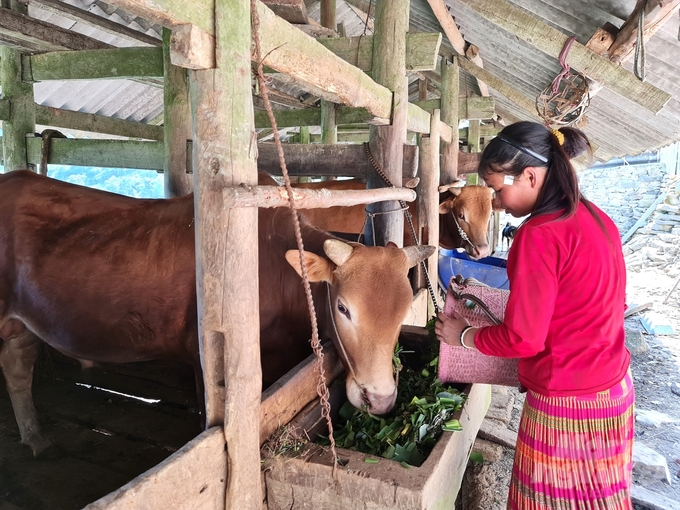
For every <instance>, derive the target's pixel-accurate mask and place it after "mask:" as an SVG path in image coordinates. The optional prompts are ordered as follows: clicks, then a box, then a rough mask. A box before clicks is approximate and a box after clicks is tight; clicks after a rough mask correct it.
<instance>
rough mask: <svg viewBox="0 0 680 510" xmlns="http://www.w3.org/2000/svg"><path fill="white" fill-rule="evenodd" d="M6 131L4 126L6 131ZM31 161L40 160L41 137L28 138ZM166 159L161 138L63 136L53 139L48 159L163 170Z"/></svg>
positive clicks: (61, 161)
mask: <svg viewBox="0 0 680 510" xmlns="http://www.w3.org/2000/svg"><path fill="white" fill-rule="evenodd" d="M6 132H7V131H6V130H5V133H6ZM26 142H27V146H28V163H29V164H32V165H38V164H40V149H41V145H42V144H41V140H40V138H28V139H27V140H26ZM164 159H165V156H164V149H163V143H162V142H141V141H136V140H79V139H75V138H60V139H53V140H52V150H50V159H49V161H48V163H50V164H55V165H75V166H100V167H108V168H133V169H140V170H156V171H159V172H160V171H162V170H163V161H164Z"/></svg>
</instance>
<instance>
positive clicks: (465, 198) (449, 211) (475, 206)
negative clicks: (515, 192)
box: [439, 186, 493, 259]
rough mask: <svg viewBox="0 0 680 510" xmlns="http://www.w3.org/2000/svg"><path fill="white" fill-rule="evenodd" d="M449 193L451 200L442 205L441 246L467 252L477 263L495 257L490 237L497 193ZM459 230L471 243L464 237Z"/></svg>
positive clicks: (470, 189)
mask: <svg viewBox="0 0 680 510" xmlns="http://www.w3.org/2000/svg"><path fill="white" fill-rule="evenodd" d="M446 191H447V192H448V193H450V196H449V197H447V198H445V199H444V200H443V201H441V202H440V204H439V214H440V217H439V222H440V229H439V245H440V246H441V247H442V248H446V249H448V250H453V249H455V248H463V249H464V250H465V252H466V253H467V254H468V255H469V256H470V257H471V258H474V259H478V258H482V257H487V256H488V255H489V254H490V253H491V251H490V249H489V240H488V238H487V233H488V230H489V217H490V216H491V212H492V210H493V207H492V202H493V189H491V188H489V187H487V186H464V187H462V188H453V187H451V188H448V189H447V190H446ZM459 227H460V228H461V229H462V230H463V231H464V232H465V235H466V236H467V238H468V239H469V241H467V240H465V239H464V238H463V237H462V236H461V235H460V233H459Z"/></svg>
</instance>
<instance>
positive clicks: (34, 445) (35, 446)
mask: <svg viewBox="0 0 680 510" xmlns="http://www.w3.org/2000/svg"><path fill="white" fill-rule="evenodd" d="M21 442H22V443H23V444H25V445H27V446H29V447H30V448H31V450H32V451H33V456H34V457H35V458H36V459H44V458H51V457H44V456H43V454H48V453H46V452H48V450H52V449H53V448H54V445H53V444H52V441H50V440H49V439H47V438H46V437H43V436H42V435H38V436H34V437H32V438H31V439H30V440H26V441H21ZM48 455H49V454H48Z"/></svg>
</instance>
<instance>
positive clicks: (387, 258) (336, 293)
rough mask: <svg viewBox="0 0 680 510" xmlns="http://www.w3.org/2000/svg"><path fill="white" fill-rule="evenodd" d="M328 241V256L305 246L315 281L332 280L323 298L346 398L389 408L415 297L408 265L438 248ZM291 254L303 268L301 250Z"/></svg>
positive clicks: (374, 409)
mask: <svg viewBox="0 0 680 510" xmlns="http://www.w3.org/2000/svg"><path fill="white" fill-rule="evenodd" d="M323 247H324V252H325V253H326V255H327V257H328V258H325V257H321V256H319V255H316V254H314V253H310V252H305V260H306V265H307V274H308V276H309V280H310V281H313V282H326V283H328V292H327V293H326V296H327V299H326V300H324V301H323V302H324V303H325V305H326V306H327V307H329V311H330V316H331V317H332V323H331V325H330V327H331V329H333V323H334V326H335V331H336V332H337V335H335V334H334V335H333V337H336V336H337V337H338V338H334V342H335V344H336V348H337V349H338V352H339V353H340V358H341V360H342V363H343V365H344V366H345V371H346V372H347V380H346V383H345V384H346V390H347V398H348V399H349V401H350V402H351V403H352V405H354V406H355V407H357V408H363V409H365V410H366V411H369V412H371V413H373V414H385V413H387V412H389V411H390V410H391V409H392V408H393V407H394V403H395V401H396V398H397V386H396V383H395V380H394V373H393V368H392V353H393V352H394V347H395V345H396V343H397V339H398V335H399V332H400V329H401V323H402V322H403V320H404V317H405V316H406V313H407V312H408V310H409V307H410V306H411V302H412V301H413V292H412V290H411V285H410V283H409V280H408V270H409V268H411V267H413V266H415V265H416V264H418V263H419V262H421V261H422V260H424V259H425V258H427V257H429V256H430V255H432V253H434V250H435V248H434V247H433V246H409V247H407V248H403V249H401V248H398V247H397V246H396V245H395V244H393V243H389V244H388V245H387V246H386V247H367V246H363V245H361V244H356V243H346V242H343V241H340V240H337V239H328V240H326V241H325V242H324V245H323ZM286 260H288V262H289V263H290V264H291V265H292V266H293V267H294V268H295V270H296V271H297V272H298V274H300V271H301V269H300V258H299V254H298V252H297V251H295V250H290V251H288V252H286ZM328 300H330V301H328ZM317 314H319V315H321V312H320V311H319V310H317Z"/></svg>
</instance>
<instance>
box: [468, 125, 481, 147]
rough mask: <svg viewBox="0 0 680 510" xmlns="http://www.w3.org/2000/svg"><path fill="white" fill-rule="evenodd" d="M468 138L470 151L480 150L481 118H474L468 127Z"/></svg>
mask: <svg viewBox="0 0 680 510" xmlns="http://www.w3.org/2000/svg"><path fill="white" fill-rule="evenodd" d="M468 130H469V131H468V132H469V134H468V139H467V146H468V152H480V150H479V139H480V135H479V119H473V120H471V121H470V127H469V128H468Z"/></svg>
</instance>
